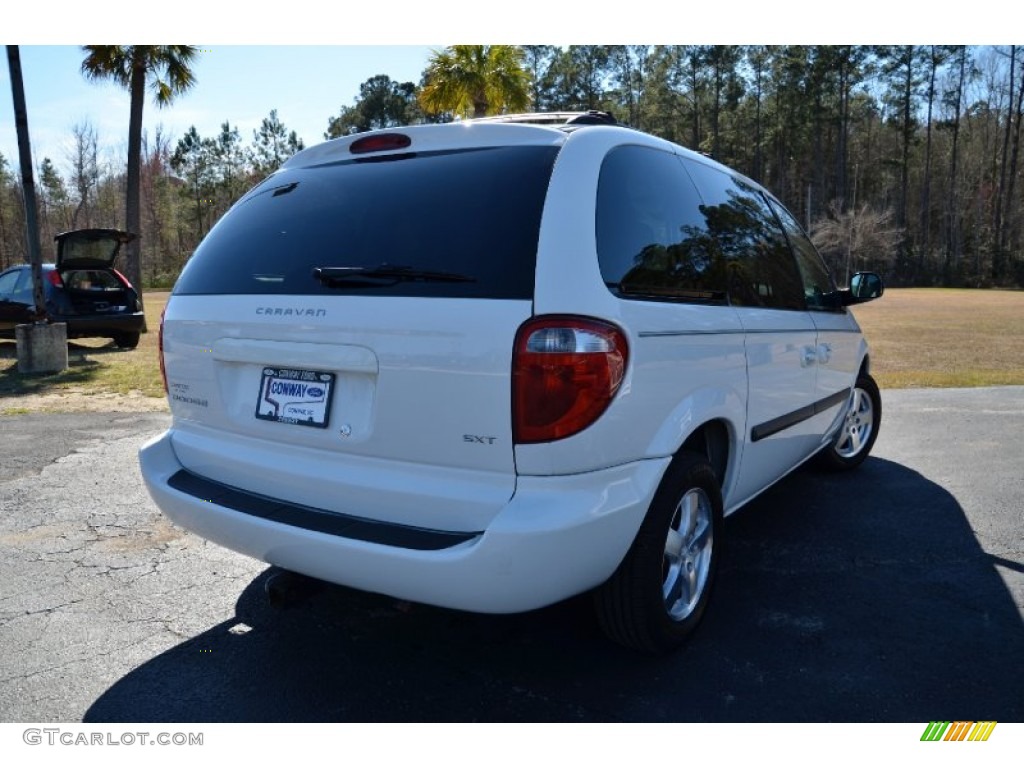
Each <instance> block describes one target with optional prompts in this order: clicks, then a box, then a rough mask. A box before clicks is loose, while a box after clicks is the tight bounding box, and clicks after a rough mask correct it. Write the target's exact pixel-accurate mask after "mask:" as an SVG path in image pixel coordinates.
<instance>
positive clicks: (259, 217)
mask: <svg viewBox="0 0 1024 768" xmlns="http://www.w3.org/2000/svg"><path fill="white" fill-rule="evenodd" d="M557 152H558V148H557V147H537V146H526V147H523V146H518V147H494V148H485V149H473V150H461V151H455V152H437V153H420V154H408V155H402V156H399V157H397V158H396V157H391V158H388V159H378V158H365V159H360V160H351V161H344V162H340V163H332V164H327V165H322V166H317V167H313V168H302V169H294V170H285V171H283V172H281V173H279V174H277V175H276V176H273V177H271V178H270V179H268V180H266V181H265V182H264V183H263V184H262V185H261V186H260V187H259V188H257V189H256V190H254V191H253V192H251V193H250V194H249V195H248V196H247V197H246V198H244V199H243V200H242V201H241V202H240V203H239V204H238V205H236V206H235V207H234V208H233V209H231V210H230V211H229V212H228V213H227V214H226V215H225V216H224V217H223V218H222V219H221V220H220V221H219V222H218V223H217V225H216V226H215V227H214V228H213V229H212V230H211V231H210V233H209V234H208V235H207V237H206V239H205V240H203V242H202V243H201V244H200V245H199V247H198V248H197V249H196V251H195V253H194V255H193V256H192V258H191V259H190V260H189V263H188V264H187V265H186V266H185V269H184V271H183V272H182V274H181V277H180V278H179V280H178V283H177V285H176V286H175V289H174V292H175V293H176V294H291V295H296V294H300V295H302V294H325V295H334V294H338V293H357V294H360V295H388V296H447V297H466V298H476V297H481V298H507V299H529V298H532V297H533V283H534V271H535V266H536V256H537V239H538V233H539V230H540V216H541V210H542V208H543V205H544V197H545V194H546V191H547V185H548V181H549V179H550V176H551V168H552V166H553V164H554V159H555V156H556V154H557ZM330 267H335V268H338V267H343V268H344V267H350V268H351V267H358V268H365V269H367V270H373V269H377V268H382V267H383V268H384V269H385V270H386V271H387V272H388V273H389V274H390V275H391V277H389V278H384V279H372V280H357V281H350V280H344V281H339V282H336V283H334V285H333V286H331V287H328V286H326V285H324V284H322V283H321V282H320V281H319V280H317V279H316V278H315V277H314V276H313V270H314V269H316V268H330ZM336 271H337V270H336ZM399 272H401V273H404V276H403V277H396V276H395V275H396V274H398V273H399ZM438 273H443V275H444V276H447V277H449V278H454V279H439V278H438Z"/></svg>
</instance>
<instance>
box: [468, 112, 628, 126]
mask: <svg viewBox="0 0 1024 768" xmlns="http://www.w3.org/2000/svg"><path fill="white" fill-rule="evenodd" d="M463 122H467V123H528V124H532V125H618V123H617V121H616V120H615V118H614V117H612V115H611V114H610V113H608V112H599V111H597V110H596V109H591V110H589V111H587V112H520V113H517V114H511V115H491V116H490V117H474V118H470V119H468V120H465V121H463Z"/></svg>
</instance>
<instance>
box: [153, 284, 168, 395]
mask: <svg viewBox="0 0 1024 768" xmlns="http://www.w3.org/2000/svg"><path fill="white" fill-rule="evenodd" d="M166 314H167V305H166V304H165V305H164V308H163V311H162V312H161V313H160V331H159V333H157V335H156V347H157V356H158V357H159V358H160V378H161V379H163V380H164V394H165V395H166V394H169V390H168V388H167V368H166V366H165V365H164V315H166Z"/></svg>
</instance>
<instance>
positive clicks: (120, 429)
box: [0, 387, 1024, 723]
mask: <svg viewBox="0 0 1024 768" xmlns="http://www.w3.org/2000/svg"><path fill="white" fill-rule="evenodd" d="M883 399H884V409H885V410H884V415H883V423H882V430H881V434H880V437H879V440H878V443H877V444H876V446H875V450H874V454H873V456H872V457H871V458H869V459H868V461H867V462H866V463H865V464H864V466H863V467H861V469H860V470H858V471H857V472H854V473H848V474H821V473H817V472H814V471H811V470H800V471H798V472H796V473H794V474H793V475H792V476H790V477H789V478H786V479H785V480H783V481H782V482H780V483H779V484H777V485H776V486H774V487H773V488H772V489H770V490H769V491H768V492H766V493H765V494H763V495H762V496H761V497H760V498H759V499H757V500H755V501H754V502H752V503H750V504H748V505H747V506H746V507H744V508H743V509H741V510H740V511H739V512H737V513H736V514H735V515H733V516H731V517H730V518H729V519H728V520H727V521H726V526H725V535H726V538H727V542H728V548H727V549H726V551H725V556H724V559H723V561H722V570H721V571H720V577H719V582H718V584H717V587H716V592H715V594H714V596H713V599H712V604H711V606H710V608H709V610H708V613H707V615H706V616H705V620H704V623H703V625H702V626H701V627H700V629H699V630H698V632H697V634H696V635H695V636H694V637H693V638H692V640H691V641H690V642H689V644H688V645H687V646H686V647H685V648H684V649H683V650H682V651H680V652H679V653H676V654H674V655H672V656H669V657H663V658H651V657H646V656H642V655H638V654H636V653H633V652H631V651H628V650H625V649H621V648H619V647H617V646H615V645H612V644H611V643H609V642H608V641H606V640H605V639H604V637H603V636H602V635H601V633H600V631H599V629H598V627H597V625H596V622H595V620H594V619H593V617H592V615H591V612H590V605H589V602H588V600H587V599H586V598H585V597H581V598H577V599H573V600H570V601H567V602H565V603H561V604H559V605H556V606H552V607H550V608H546V609H544V610H540V611H534V612H532V613H528V614H521V615H515V616H481V615H474V614H466V613H460V612H456V611H447V610H441V609H436V608H430V607H427V606H421V605H412V604H408V603H403V602H399V601H395V600H392V599H389V598H386V597H381V596H375V595H366V594H362V593H358V592H354V591H351V590H347V589H343V588H340V587H334V586H323V587H322V588H320V589H317V590H309V591H300V592H299V593H298V594H297V596H296V599H295V601H294V602H292V603H291V604H290V605H288V606H287V607H285V608H283V609H279V608H274V607H271V605H270V604H269V603H268V600H267V599H266V597H265V594H264V584H265V582H266V581H267V579H268V578H269V576H270V575H271V574H272V573H273V569H269V568H268V567H267V566H265V565H263V564H261V563H258V562H256V561H253V560H251V559H249V558H246V557H243V556H241V555H237V554H234V553H232V552H229V551H227V550H224V549H222V548H220V547H218V546H216V545H213V544H208V543H206V542H204V541H202V540H201V539H199V538H197V537H195V536H194V535H192V534H190V533H187V532H185V531H182V530H179V529H177V528H175V527H173V526H172V525H170V524H169V523H168V522H167V521H166V520H165V519H164V518H163V517H162V516H161V515H160V514H159V512H158V511H157V510H156V507H155V506H154V505H153V503H152V502H151V501H150V499H149V497H148V495H147V494H146V491H145V489H144V487H143V484H142V480H141V477H140V475H139V471H138V462H137V459H136V452H137V450H138V447H139V445H140V444H141V443H142V442H143V441H144V440H145V439H147V438H148V437H150V436H151V435H154V434H156V433H158V432H160V431H161V430H162V429H165V428H166V426H167V424H168V423H169V417H168V416H167V415H165V414H68V415H41V414H40V415H32V414H27V415H17V416H5V417H0V648H2V649H3V653H2V654H0V721H3V722H26V721H32V722H37V721H42V722H74V721H83V720H84V721H86V722H219V721H229V722H230V721H271V722H307V721H312V722H316V721H357V722H369V721H389V722H390V721H460V722H461V721H529V722H538V721H539V722H544V721H552V722H564V721H640V722H645V721H657V722H666V721H667V722H703V721H724V722H748V721H749V722H761V721H763V722H777V721H785V722H803V721H806V722H816V721H832V722H847V721H849V722H864V721H870V722H874V721H882V722H921V723H926V722H929V721H932V720H956V719H967V720H997V721H1022V720H1024V664H1022V663H1021V660H1022V659H1024V470H1022V467H1024V387H996V388H987V389H972V390H966V389H960V390H903V391H883Z"/></svg>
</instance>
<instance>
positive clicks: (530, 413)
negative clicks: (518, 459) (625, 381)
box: [512, 316, 628, 443]
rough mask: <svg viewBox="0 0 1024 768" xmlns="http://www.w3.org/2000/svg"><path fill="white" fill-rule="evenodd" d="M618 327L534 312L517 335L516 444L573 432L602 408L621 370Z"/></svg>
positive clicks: (622, 344) (624, 352)
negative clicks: (538, 314) (539, 314)
mask: <svg viewBox="0 0 1024 768" xmlns="http://www.w3.org/2000/svg"><path fill="white" fill-rule="evenodd" d="M627 360H628V348H627V345H626V337H625V334H623V332H622V331H621V330H620V329H619V328H617V327H615V326H614V325H611V324H610V323H605V322H603V321H600V320H591V319H589V318H581V317H559V316H547V317H538V318H534V319H533V320H530V321H528V322H526V323H524V324H523V325H522V326H521V327H520V329H519V332H518V333H517V334H516V341H515V348H514V352H513V359H512V431H513V439H514V440H515V442H516V443H541V442H548V441H551V440H559V439H561V438H564V437H569V436H571V435H575V434H577V433H578V432H581V431H582V430H584V429H586V428H587V427H589V426H590V425H591V424H593V423H594V422H595V421H596V420H597V419H598V417H599V416H600V415H601V414H602V413H604V412H605V409H607V408H608V405H609V403H611V401H612V399H613V398H614V397H615V393H616V392H618V391H619V385H620V384H622V378H623V376H624V375H625V371H626V363H627Z"/></svg>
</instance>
